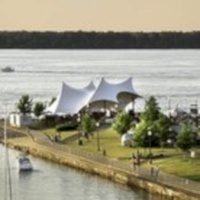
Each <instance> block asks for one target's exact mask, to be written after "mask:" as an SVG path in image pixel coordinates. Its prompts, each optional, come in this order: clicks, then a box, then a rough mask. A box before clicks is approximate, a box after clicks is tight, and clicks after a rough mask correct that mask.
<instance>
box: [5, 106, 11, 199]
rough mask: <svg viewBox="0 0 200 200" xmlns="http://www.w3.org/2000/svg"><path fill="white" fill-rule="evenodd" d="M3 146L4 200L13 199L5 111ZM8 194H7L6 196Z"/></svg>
mask: <svg viewBox="0 0 200 200" xmlns="http://www.w3.org/2000/svg"><path fill="white" fill-rule="evenodd" d="M4 146H5V200H7V199H8V198H7V197H9V200H12V199H13V196H12V179H11V171H10V160H9V152H8V148H7V109H6V113H5V117H4ZM7 193H8V194H7Z"/></svg>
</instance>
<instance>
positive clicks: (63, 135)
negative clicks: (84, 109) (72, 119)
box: [43, 128, 78, 141]
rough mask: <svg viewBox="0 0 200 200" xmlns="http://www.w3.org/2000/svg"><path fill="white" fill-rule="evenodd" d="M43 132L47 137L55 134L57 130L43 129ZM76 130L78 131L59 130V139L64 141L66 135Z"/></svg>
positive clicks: (70, 134)
mask: <svg viewBox="0 0 200 200" xmlns="http://www.w3.org/2000/svg"><path fill="white" fill-rule="evenodd" d="M43 132H45V133H46V134H47V135H48V136H49V137H52V136H55V135H56V134H57V131H56V129H55V128H49V129H45V130H43ZM77 132H78V131H77V130H72V131H62V132H60V137H61V141H64V140H65V139H67V138H68V137H70V136H72V135H74V134H76V133H77Z"/></svg>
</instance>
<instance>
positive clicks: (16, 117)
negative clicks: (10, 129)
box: [9, 113, 34, 127]
mask: <svg viewBox="0 0 200 200" xmlns="http://www.w3.org/2000/svg"><path fill="white" fill-rule="evenodd" d="M33 121H34V119H33V118H32V116H31V115H22V114H20V113H11V114H10V115H9V123H10V125H11V126H14V127H21V126H28V125H31V124H32V123H33Z"/></svg>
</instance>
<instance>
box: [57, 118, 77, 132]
mask: <svg viewBox="0 0 200 200" xmlns="http://www.w3.org/2000/svg"><path fill="white" fill-rule="evenodd" d="M77 128H78V122H76V121H69V122H66V123H64V124H59V125H57V126H56V131H58V132H60V131H67V130H75V129H77Z"/></svg>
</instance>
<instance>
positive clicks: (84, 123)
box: [81, 114, 96, 133]
mask: <svg viewBox="0 0 200 200" xmlns="http://www.w3.org/2000/svg"><path fill="white" fill-rule="evenodd" d="M95 123H96V121H95V120H94V119H92V118H91V117H90V116H89V115H88V114H85V115H84V116H83V117H82V118H81V129H82V130H83V131H84V132H85V133H91V132H92V131H94V130H95V129H96V124H95Z"/></svg>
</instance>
